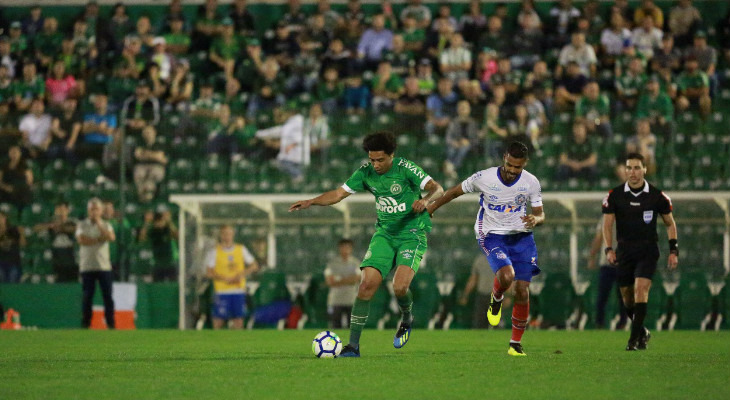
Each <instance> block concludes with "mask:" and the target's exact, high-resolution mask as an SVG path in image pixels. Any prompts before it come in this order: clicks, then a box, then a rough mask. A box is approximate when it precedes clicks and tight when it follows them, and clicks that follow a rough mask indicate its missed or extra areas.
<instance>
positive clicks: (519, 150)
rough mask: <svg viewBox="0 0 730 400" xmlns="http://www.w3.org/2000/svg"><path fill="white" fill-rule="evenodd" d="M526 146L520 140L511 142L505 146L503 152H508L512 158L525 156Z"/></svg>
mask: <svg viewBox="0 0 730 400" xmlns="http://www.w3.org/2000/svg"><path fill="white" fill-rule="evenodd" d="M527 153H528V152H527V146H525V144H524V143H522V142H517V141H515V142H512V143H510V144H509V146H507V149H506V150H505V154H509V155H510V156H512V157H514V158H527Z"/></svg>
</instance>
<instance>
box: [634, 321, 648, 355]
mask: <svg viewBox="0 0 730 400" xmlns="http://www.w3.org/2000/svg"><path fill="white" fill-rule="evenodd" d="M649 339H651V332H649V329H647V328H646V327H644V334H643V335H641V338H639V343H638V344H637V345H636V348H637V349H638V350H646V345H647V344H649Z"/></svg>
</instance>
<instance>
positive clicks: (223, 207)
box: [170, 192, 730, 329]
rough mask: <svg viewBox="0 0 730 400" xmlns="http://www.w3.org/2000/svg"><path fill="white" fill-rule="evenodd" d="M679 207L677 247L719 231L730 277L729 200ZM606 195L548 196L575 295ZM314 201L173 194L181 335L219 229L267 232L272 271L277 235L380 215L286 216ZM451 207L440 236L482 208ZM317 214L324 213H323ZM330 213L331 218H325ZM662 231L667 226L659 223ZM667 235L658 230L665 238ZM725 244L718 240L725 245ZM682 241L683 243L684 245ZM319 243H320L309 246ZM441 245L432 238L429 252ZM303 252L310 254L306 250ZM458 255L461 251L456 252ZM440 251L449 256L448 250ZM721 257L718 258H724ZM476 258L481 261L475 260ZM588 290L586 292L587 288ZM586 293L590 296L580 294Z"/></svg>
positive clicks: (365, 209) (346, 205) (352, 210)
mask: <svg viewBox="0 0 730 400" xmlns="http://www.w3.org/2000/svg"><path fill="white" fill-rule="evenodd" d="M667 194H668V195H669V196H670V197H671V199H672V201H673V202H674V206H675V207H674V209H675V212H674V214H675V218H676V220H677V225H678V227H679V228H680V243H683V244H684V243H686V242H689V240H690V238H686V239H685V238H683V237H682V236H681V232H682V230H681V228H682V227H683V224H694V225H696V226H705V225H706V226H709V225H712V226H713V227H715V228H717V230H718V232H719V233H717V234H716V235H715V236H714V237H715V238H717V240H716V241H714V242H713V243H710V244H709V246H711V247H712V248H713V251H714V252H716V254H717V257H716V258H717V262H718V264H719V263H720V262H721V265H717V266H716V267H717V268H721V270H722V271H724V274H725V275H726V274H727V273H728V272H730V192H668V193H667ZM605 195H606V193H605V192H551V193H543V201H544V203H545V214H546V225H548V224H555V225H554V226H557V225H560V226H561V227H564V228H565V229H569V241H568V242H567V243H558V246H560V247H561V249H560V250H562V251H565V250H566V249H567V251H568V253H569V272H570V276H571V280H572V281H573V285H574V287H575V288H576V291H577V292H579V293H580V292H581V291H580V287H579V286H580V285H581V284H582V283H581V282H580V274H579V264H580V262H581V255H582V254H584V253H585V252H586V251H587V250H586V243H590V242H589V241H588V242H587V241H586V238H584V237H581V236H585V232H586V229H583V230H582V231H581V230H580V229H579V228H580V227H581V226H583V227H588V226H589V225H590V226H595V224H596V222H597V221H598V219H599V218H600V204H601V200H602V199H603V198H604V197H605ZM315 196H317V194H306V193H304V194H241V195H230V194H220V195H219V194H200V195H198V194H173V195H171V196H170V202H172V203H175V204H177V205H178V206H179V216H178V218H179V234H180V240H179V250H180V251H179V255H180V257H179V268H180V270H179V286H180V288H179V302H180V314H179V328H180V329H188V328H190V327H191V326H192V325H191V321H189V320H188V305H187V304H186V293H187V290H188V288H187V287H186V286H187V285H188V284H189V280H188V278H189V277H190V275H191V273H193V272H194V271H197V272H198V273H200V271H202V269H201V265H200V263H201V257H200V253H201V251H202V249H204V248H206V246H208V247H207V248H210V244H211V238H210V236H206V231H207V230H208V229H209V228H211V227H214V226H216V225H220V224H221V223H230V224H234V225H239V226H245V225H256V226H258V227H260V231H261V232H265V233H266V234H265V237H266V241H267V244H268V246H267V249H268V251H267V254H266V260H265V261H266V264H267V265H268V266H269V267H271V268H277V267H278V263H277V261H278V259H279V258H280V256H281V254H280V251H277V249H278V246H277V237H276V234H275V231H276V228H277V227H282V226H295V225H301V224H313V225H314V224H328V226H329V225H335V226H338V227H339V228H340V232H342V234H343V236H344V237H350V234H351V232H352V229H353V227H354V226H356V225H357V226H363V225H372V224H374V223H375V219H376V217H375V207H374V205H373V202H374V201H373V196H372V195H370V194H355V195H352V196H349V197H348V198H347V199H345V200H344V201H342V202H340V203H338V204H335V205H333V206H331V207H313V208H312V209H310V210H307V211H303V212H295V213H287V212H286V210H287V208H288V206H289V205H290V204H291V203H294V202H296V201H298V200H302V199H308V198H312V197H315ZM454 203H457V204H452V205H447V206H445V207H443V208H441V209H440V210H439V211H438V212H437V214H436V215H435V216H434V220H433V225H434V231H436V230H437V229H438V227H439V225H440V224H444V223H448V224H458V225H462V224H463V226H464V227H469V228H470V227H471V226H473V223H474V216H475V215H476V211H477V208H478V200H477V198H476V197H475V196H472V195H465V196H461V197H460V198H458V199H456V200H454ZM318 209H319V210H318ZM323 209H327V210H323ZM658 225H663V224H661V222H660V223H659V224H658ZM662 231H663V228H659V232H660V238H661V237H662V236H661V235H662V234H663V233H662ZM535 236H536V241H538V250H539V251H542V250H547V249H542V248H540V241H539V240H538V239H539V238H540V227H538V228H537V229H536V230H535ZM720 237H721V239H720ZM683 239H684V240H683ZM308 240H312V241H316V240H317V238H316V237H312V238H308ZM437 240H438V239H437V238H432V237H429V247H431V246H432V243H434V244H437V243H435V242H434V241H437ZM473 245H474V243H473V242H470V243H465V244H464V247H465V249H466V251H475V250H474V247H473ZM302 250H303V251H306V250H308V249H302ZM452 250H453V251H461V249H452ZM441 251H444V250H443V249H442V250H441ZM720 252H721V254H720ZM474 254H476V253H474ZM585 285H586V286H587V284H585ZM583 291H585V289H583Z"/></svg>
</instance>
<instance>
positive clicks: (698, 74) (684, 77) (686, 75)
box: [677, 57, 712, 118]
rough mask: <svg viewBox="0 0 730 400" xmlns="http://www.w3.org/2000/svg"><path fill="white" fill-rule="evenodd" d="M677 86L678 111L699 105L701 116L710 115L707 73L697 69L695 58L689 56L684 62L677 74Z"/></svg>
mask: <svg viewBox="0 0 730 400" xmlns="http://www.w3.org/2000/svg"><path fill="white" fill-rule="evenodd" d="M677 86H678V87H679V98H678V99H677V108H678V109H679V111H686V110H688V109H689V108H690V107H692V108H697V107H699V110H700V114H701V115H702V117H703V118H706V117H707V116H708V115H710V112H711V111H712V100H711V99H710V80H709V78H708V77H707V74H706V73H704V72H703V71H701V70H700V69H699V64H698V62H697V59H696V58H693V57H690V58H687V60H686V61H685V62H684V72H682V74H680V75H679V78H678V79H677Z"/></svg>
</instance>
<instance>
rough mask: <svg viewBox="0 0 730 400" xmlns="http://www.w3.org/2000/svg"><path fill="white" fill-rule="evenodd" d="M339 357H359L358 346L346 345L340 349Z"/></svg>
mask: <svg viewBox="0 0 730 400" xmlns="http://www.w3.org/2000/svg"><path fill="white" fill-rule="evenodd" d="M339 357H360V346H357V347H355V346H353V345H351V344H348V345H347V346H345V347H343V348H342V351H341V352H340V355H339Z"/></svg>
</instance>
